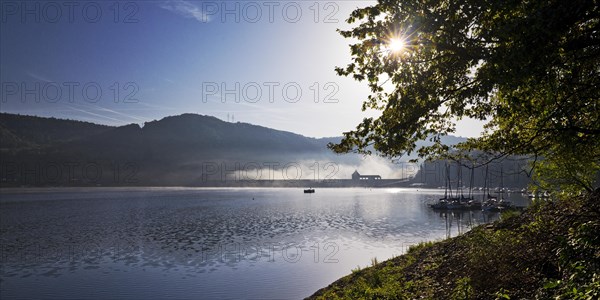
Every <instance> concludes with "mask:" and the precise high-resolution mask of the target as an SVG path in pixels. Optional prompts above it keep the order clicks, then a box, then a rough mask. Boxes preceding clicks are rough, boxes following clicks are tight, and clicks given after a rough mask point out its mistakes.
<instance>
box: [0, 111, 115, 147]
mask: <svg viewBox="0 0 600 300" xmlns="http://www.w3.org/2000/svg"><path fill="white" fill-rule="evenodd" d="M111 128H114V127H110V126H105V125H98V124H93V123H89V122H81V121H73V120H62V119H56V118H41V117H34V116H25V115H17V114H7V113H0V148H2V149H13V150H14V149H15V148H19V147H43V146H49V145H52V144H56V143H58V142H66V141H72V140H75V139H79V138H83V137H85V136H90V135H96V134H99V133H102V132H105V131H108V130H110V129H111Z"/></svg>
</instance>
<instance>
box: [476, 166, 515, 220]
mask: <svg viewBox="0 0 600 300" xmlns="http://www.w3.org/2000/svg"><path fill="white" fill-rule="evenodd" d="M485 177H486V185H487V167H486V176H485ZM486 194H487V196H488V199H487V200H486V201H485V202H484V203H483V205H482V210H483V211H486V212H502V211H505V210H508V209H514V208H515V206H514V205H513V204H512V203H511V202H510V201H508V200H506V199H504V170H503V168H502V167H500V189H499V191H498V194H500V196H499V197H493V196H491V195H490V193H489V187H488V191H487V193H486Z"/></svg>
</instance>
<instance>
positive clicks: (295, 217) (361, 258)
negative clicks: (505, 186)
mask: <svg viewBox="0 0 600 300" xmlns="http://www.w3.org/2000/svg"><path fill="white" fill-rule="evenodd" d="M441 194H443V190H423V189H420V190H416V189H372V190H370V189H318V190H317V192H316V193H315V194H303V193H302V190H301V189H191V188H190V189H187V188H97V189H49V190H30V191H25V192H23V191H20V192H18V193H17V192H13V191H11V190H3V191H1V192H0V294H1V295H2V299H12V298H23V297H26V298H30V297H34V298H57V299H69V298H77V299H81V298H97V299H106V298H110V299H114V298H128V299H130V298H145V299H153V298H166V297H175V298H188V299H299V298H303V297H306V296H309V295H310V294H312V293H313V292H315V291H316V290H317V289H319V288H322V287H324V286H327V285H328V284H329V283H331V282H333V281H334V280H336V279H338V278H339V277H342V276H344V275H347V274H349V273H350V272H351V269H353V268H356V267H357V266H361V267H365V266H368V265H369V264H370V261H371V259H372V258H375V257H376V258H377V259H378V260H379V261H382V260H385V259H388V258H391V257H393V256H396V255H400V254H402V253H404V252H405V250H406V249H407V248H408V246H410V245H412V244H416V243H419V242H421V241H425V240H436V239H442V238H445V237H447V236H449V235H451V236H454V235H457V234H459V233H460V232H463V231H466V230H468V229H469V228H471V227H472V226H474V225H477V224H481V223H484V222H487V221H489V220H490V219H492V220H493V219H494V218H497V216H495V215H484V214H482V213H481V212H465V213H450V214H444V213H436V212H433V211H431V210H430V209H429V208H428V207H427V205H426V203H427V202H428V201H432V200H433V199H436V198H439V196H440V195H441ZM512 198H513V201H515V202H516V203H517V204H519V205H525V204H527V203H526V200H525V199H522V198H521V197H519V196H513V197H512Z"/></svg>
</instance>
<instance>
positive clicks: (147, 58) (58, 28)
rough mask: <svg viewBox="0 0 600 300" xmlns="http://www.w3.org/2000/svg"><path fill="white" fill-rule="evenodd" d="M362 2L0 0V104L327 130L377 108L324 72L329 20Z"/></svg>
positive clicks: (360, 90)
mask: <svg viewBox="0 0 600 300" xmlns="http://www.w3.org/2000/svg"><path fill="white" fill-rule="evenodd" d="M48 3H51V4H48ZM73 3H75V4H73ZM371 3H372V2H371V1H337V2H334V1H331V2H328V1H320V2H315V1H298V2H289V1H279V2H278V1H266V2H264V1H251V2H238V1H226V2H221V1H183V0H176V1H173V0H170V1H137V2H128V1H121V2H116V1H79V2H74V1H64V2H63V1H52V2H35V1H27V2H24V3H23V2H20V1H5V0H4V1H2V7H1V8H2V11H1V18H2V19H1V20H0V22H1V25H2V26H1V29H0V63H1V70H0V76H1V82H2V102H1V104H0V105H1V108H0V110H1V111H3V112H13V113H22V114H31V115H39V116H53V117H58V118H69V119H77V120H85V121H91V122H95V123H102V124H109V125H124V124H129V123H138V124H142V123H143V122H146V121H151V120H155V119H161V118H163V117H165V116H169V115H177V114H181V113H188V112H189V113H199V114H205V115H213V116H216V117H218V118H221V119H223V120H228V118H229V120H232V119H233V120H234V121H236V122H237V121H240V122H248V123H253V124H258V125H263V126H267V127H272V128H276V129H281V130H288V131H292V132H297V133H300V134H303V135H307V136H313V137H323V136H337V135H340V134H341V133H342V132H344V131H347V130H350V129H352V128H354V126H355V125H356V124H358V122H360V120H361V119H362V118H363V117H365V116H366V115H375V114H376V112H366V113H365V112H362V111H361V110H360V106H361V103H362V100H363V99H365V98H366V96H367V95H368V90H367V88H366V87H365V86H364V84H363V83H359V82H355V81H353V80H351V79H348V78H343V77H338V76H336V75H335V72H334V68H335V66H343V65H346V64H347V63H348V62H350V54H349V50H348V47H347V45H348V44H349V42H350V41H349V40H345V39H344V38H342V37H341V36H340V35H339V34H337V32H336V29H337V28H348V26H349V25H347V24H346V23H345V22H344V21H345V19H346V18H347V16H348V15H349V13H350V12H351V11H352V10H353V9H354V8H356V7H363V6H367V5H369V4H371ZM480 128H481V125H480V123H478V122H463V123H461V124H459V126H458V131H457V134H458V135H463V136H473V135H476V134H477V133H478V132H479V130H480Z"/></svg>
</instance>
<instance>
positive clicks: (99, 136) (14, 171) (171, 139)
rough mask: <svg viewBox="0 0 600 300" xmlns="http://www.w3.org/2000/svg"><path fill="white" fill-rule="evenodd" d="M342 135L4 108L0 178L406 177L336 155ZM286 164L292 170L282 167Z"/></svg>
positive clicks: (172, 181) (383, 165)
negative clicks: (334, 146) (75, 117)
mask: <svg viewBox="0 0 600 300" xmlns="http://www.w3.org/2000/svg"><path fill="white" fill-rule="evenodd" d="M340 139H341V137H330V138H321V139H316V138H310V137H305V136H302V135H299V134H295V133H292V132H286V131H280V130H275V129H271V128H266V127H262V126H257V125H252V124H247V123H239V122H238V123H230V122H225V121H222V120H219V119H217V118H215V117H212V116H203V115H197V114H183V115H179V116H171V117H166V118H163V119H161V120H155V121H151V122H146V123H145V124H144V126H143V127H140V126H139V125H137V124H130V125H125V126H119V127H113V126H104V125H97V124H93V123H88V122H80V121H72V120H61V119H55V118H42V117H34V116H23V115H14V114H7V113H2V114H0V151H1V154H2V157H1V158H0V163H1V165H0V166H1V170H0V171H1V172H0V180H1V181H0V183H1V184H2V185H5V186H22V185H25V186H29V185H50V186H55V185H96V184H99V185H202V184H203V183H204V182H205V181H207V180H220V181H227V180H231V179H232V178H233V180H240V179H244V178H252V179H286V178H289V177H291V178H295V177H294V176H295V174H296V173H294V172H297V170H295V168H296V169H297V166H301V170H299V171H300V173H302V174H301V175H300V174H298V176H301V178H303V179H315V178H316V179H330V178H346V179H348V178H350V174H351V173H352V172H353V171H354V170H355V169H358V170H360V171H361V172H363V173H378V174H383V175H384V176H383V177H384V178H388V179H389V178H398V177H399V176H407V175H406V174H403V172H404V170H401V168H405V167H406V166H405V165H398V164H392V163H390V162H389V161H387V160H385V159H377V158H368V159H365V158H364V157H363V156H361V155H357V154H348V155H337V154H334V153H332V152H331V151H330V150H329V149H327V144H328V143H329V142H338V141H339V140H340ZM447 139H448V141H449V142H451V143H455V142H457V141H461V140H464V139H462V138H456V137H448V138H447ZM330 162H333V163H334V165H331V164H329V165H328V164H327V163H330ZM286 166H288V167H290V168H291V169H290V170H287V171H286V170H282V169H285V168H286ZM270 169H272V170H270ZM273 170H276V172H275V171H273ZM284 171H285V172H288V171H289V172H291V173H290V174H294V176H288V175H287V174H288V173H282V172H284ZM257 172H258V174H259V175H258V176H257V175H255V174H257ZM260 172H262V173H260ZM269 172H270V173H269ZM380 172H383V173H380ZM275 173H276V174H275ZM250 174H254V175H250ZM265 174H268V176H267V175H265ZM246 175H247V176H246ZM386 176H387V177H386Z"/></svg>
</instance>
